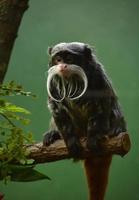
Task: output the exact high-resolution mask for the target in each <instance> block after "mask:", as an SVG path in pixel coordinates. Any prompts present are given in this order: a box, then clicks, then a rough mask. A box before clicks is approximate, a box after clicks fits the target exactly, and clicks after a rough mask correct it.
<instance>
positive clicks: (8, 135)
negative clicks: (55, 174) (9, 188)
mask: <svg viewBox="0 0 139 200" xmlns="http://www.w3.org/2000/svg"><path fill="white" fill-rule="evenodd" d="M18 95H24V96H27V97H28V96H31V97H35V95H33V94H32V93H31V92H26V91H24V89H23V87H22V86H21V85H17V84H16V83H15V82H14V81H11V82H9V83H8V84H6V85H0V180H2V179H4V180H5V182H7V180H9V179H11V180H13V181H34V180H40V179H46V178H47V179H49V177H47V176H46V175H43V174H41V173H40V172H37V171H36V170H35V169H34V167H35V165H33V164H32V163H33V161H32V160H28V159H27V155H28V154H29V152H27V151H26V149H25V148H24V145H25V144H26V143H32V142H33V137H32V133H31V132H27V133H26V132H25V131H24V129H23V128H22V126H21V125H28V123H29V122H30V120H29V119H28V118H26V117H25V115H29V114H30V112H29V111H28V110H27V109H25V108H23V107H20V106H17V105H15V104H13V103H11V102H9V101H7V100H6V98H4V97H6V96H10V97H12V96H18ZM19 124H21V125H19ZM11 161H12V162H14V163H16V164H12V165H11ZM17 163H18V165H17Z"/></svg>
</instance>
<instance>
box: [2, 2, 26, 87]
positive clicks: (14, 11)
mask: <svg viewBox="0 0 139 200" xmlns="http://www.w3.org/2000/svg"><path fill="white" fill-rule="evenodd" d="M28 1H29V0H0V84H1V83H2V82H3V79H4V77H5V74H6V71H7V68H8V63H9V60H10V56H11V52H12V48H13V45H14V41H15V38H16V37H17V32H18V28H19V25H20V22H21V19H22V16H23V14H24V11H25V10H26V9H27V8H28Z"/></svg>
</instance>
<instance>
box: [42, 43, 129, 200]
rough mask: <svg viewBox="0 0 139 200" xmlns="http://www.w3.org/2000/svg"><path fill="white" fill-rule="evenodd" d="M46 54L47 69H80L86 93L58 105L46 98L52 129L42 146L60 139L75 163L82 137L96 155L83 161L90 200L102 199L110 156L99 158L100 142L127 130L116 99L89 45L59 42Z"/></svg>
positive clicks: (46, 135) (51, 99)
mask: <svg viewBox="0 0 139 200" xmlns="http://www.w3.org/2000/svg"><path fill="white" fill-rule="evenodd" d="M49 54H50V63H49V67H50V68H51V67H53V66H54V68H55V67H56V68H57V69H58V68H59V67H61V69H62V68H63V69H64V68H67V69H68V70H67V69H64V70H65V72H66V73H69V74H70V66H71V64H72V65H73V64H74V65H75V68H76V66H77V67H78V66H79V67H80V68H82V69H83V71H84V73H85V74H86V77H87V80H88V86H87V90H86V92H85V93H84V94H83V95H82V96H81V97H80V98H77V99H75V100H71V99H70V98H63V100H62V101H60V102H58V101H56V100H55V99H53V98H52V96H51V97H49V98H48V106H49V109H50V111H51V113H52V121H53V123H52V124H53V127H51V130H50V131H49V132H47V133H46V134H45V136H44V140H43V143H44V145H49V144H51V143H53V142H54V141H55V140H57V139H59V138H61V137H62V138H63V139H64V141H65V143H66V146H67V148H68V150H69V153H70V154H71V155H72V157H73V158H74V159H75V160H76V159H80V158H81V157H80V156H81V153H82V148H81V145H80V141H79V138H80V137H84V136H85V137H86V138H87V148H88V149H89V150H90V151H94V152H95V153H96V156H93V155H94V154H93V155H92V156H90V157H89V158H87V159H85V160H84V167H85V171H86V176H87V182H88V188H89V200H104V196H105V191H106V186H107V183H108V173H109V167H110V164H111V160H112V155H106V156H101V148H100V145H99V142H100V140H101V139H102V138H103V137H104V135H109V136H115V135H118V134H119V133H120V132H125V131H126V123H125V120H124V117H123V114H122V112H121V109H120V106H119V103H118V99H117V96H116V94H115V91H114V90H113V88H112V85H111V82H110V80H109V79H108V77H107V75H106V73H105V71H104V69H103V66H102V65H101V64H100V63H99V62H98V60H97V59H96V57H95V55H94V54H93V52H92V50H91V48H90V47H89V46H88V45H86V44H83V43H77V42H73V43H60V44H58V45H56V46H54V47H53V48H51V49H49ZM69 57H70V59H69ZM51 69H53V68H51ZM63 69H62V70H63ZM63 76H64V74H63ZM71 76H72V74H71ZM64 78H65V77H64ZM72 78H73V79H74V76H73V77H72ZM73 79H72V81H73V82H74V80H73ZM55 82H56V83H57V84H55V87H54V85H53V84H52V85H51V88H50V89H51V91H52V92H53V94H55V93H56V92H57V89H59V87H57V86H56V85H58V82H57V79H55ZM73 86H74V85H73ZM49 94H50V93H49Z"/></svg>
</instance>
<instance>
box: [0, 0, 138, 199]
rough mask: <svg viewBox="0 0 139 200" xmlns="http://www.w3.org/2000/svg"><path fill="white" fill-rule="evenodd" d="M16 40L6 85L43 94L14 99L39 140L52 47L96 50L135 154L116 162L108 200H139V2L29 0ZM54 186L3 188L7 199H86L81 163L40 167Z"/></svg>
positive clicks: (37, 184)
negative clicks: (66, 45) (10, 82)
mask: <svg viewBox="0 0 139 200" xmlns="http://www.w3.org/2000/svg"><path fill="white" fill-rule="evenodd" d="M29 4H30V8H29V9H28V10H27V12H26V13H25V15H24V17H23V20H22V23H21V26H20V30H19V35H18V38H17V40H16V43H15V46H14V50H13V52H12V57H11V61H10V66H9V69H8V73H7V76H6V81H8V80H16V81H17V82H18V83H21V84H22V85H24V87H25V88H26V89H27V90H30V91H32V92H33V93H35V94H37V95H38V99H37V100H35V101H34V100H32V99H31V98H23V97H22V98H20V97H18V99H16V100H14V101H16V102H17V103H18V104H19V105H22V106H24V107H26V108H28V109H29V110H31V112H32V115H31V119H32V123H31V125H30V127H29V129H30V130H32V131H33V132H34V138H35V139H36V140H37V141H40V140H42V134H43V132H45V130H47V129H48V121H49V118H50V114H49V112H48V110H47V106H46V99H47V94H46V87H45V84H46V77H45V75H44V74H45V71H46V70H47V63H48V56H47V53H46V52H47V47H48V46H51V45H53V44H56V43H58V42H62V41H64V42H70V41H80V42H85V43H89V44H90V45H92V46H94V47H95V48H96V53H97V56H98V58H99V60H100V61H101V62H102V63H103V64H104V66H105V68H106V70H107V73H108V75H109V76H110V77H111V79H112V81H113V85H114V87H115V88H116V90H117V93H118V96H119V99H120V102H121V104H122V107H123V110H124V113H125V116H126V119H127V122H128V128H129V133H130V135H131V140H132V149H131V151H130V153H129V154H128V155H127V156H125V157H124V158H121V157H119V156H115V157H114V159H113V163H112V167H111V173H110V180H109V186H108V191H107V195H106V200H123V199H126V200H131V199H132V200H139V134H138V131H139V128H138V127H139V126H138V119H139V106H138V105H139V89H138V79H139V78H138V76H139V75H138V73H139V56H138V53H139V12H138V11H139V1H138V0H133V1H131V0H117V1H115V0H105V1H102V0H47V1H46V0H40V1H38V0H30V1H29ZM38 169H39V170H40V171H41V172H44V173H46V174H47V175H49V176H50V177H51V178H52V181H47V180H46V181H39V182H33V183H13V182H11V183H9V184H8V185H7V186H6V185H4V184H3V183H2V182H1V183H0V192H3V193H5V200H25V199H26V200H30V199H32V200H38V199H39V200H64V199H66V200H71V199H73V200H74V199H79V200H85V199H87V185H86V182H85V177H84V173H83V166H82V164H81V163H77V164H73V163H72V161H71V160H67V161H59V162H55V163H50V164H43V165H39V166H38Z"/></svg>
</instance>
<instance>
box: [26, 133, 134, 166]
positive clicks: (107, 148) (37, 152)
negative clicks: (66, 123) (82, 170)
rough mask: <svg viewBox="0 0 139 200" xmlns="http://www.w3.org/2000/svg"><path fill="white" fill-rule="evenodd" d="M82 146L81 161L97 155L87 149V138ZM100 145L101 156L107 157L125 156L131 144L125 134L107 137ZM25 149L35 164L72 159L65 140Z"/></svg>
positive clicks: (28, 146)
mask: <svg viewBox="0 0 139 200" xmlns="http://www.w3.org/2000/svg"><path fill="white" fill-rule="evenodd" d="M81 145H82V147H83V152H82V155H81V159H85V158H87V157H90V156H92V155H94V156H95V155H96V154H95V152H89V150H88V149H87V148H86V138H82V139H81ZM100 145H101V149H102V155H101V156H105V155H107V154H117V155H121V156H124V155H125V154H127V153H128V151H129V150H130V146H131V143H130V139H129V135H128V133H126V132H123V133H120V134H119V135H118V136H115V137H111V138H110V137H108V136H106V137H105V138H104V139H103V141H101V144H100ZM25 148H26V150H27V151H29V152H30V153H29V155H28V158H29V159H34V161H35V163H45V162H53V161H57V160H63V159H69V158H72V157H71V156H70V155H69V153H68V150H67V148H66V146H65V143H64V141H63V140H57V141H56V142H55V143H53V144H51V145H50V146H47V147H46V146H43V144H42V143H37V144H33V145H26V146H25Z"/></svg>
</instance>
